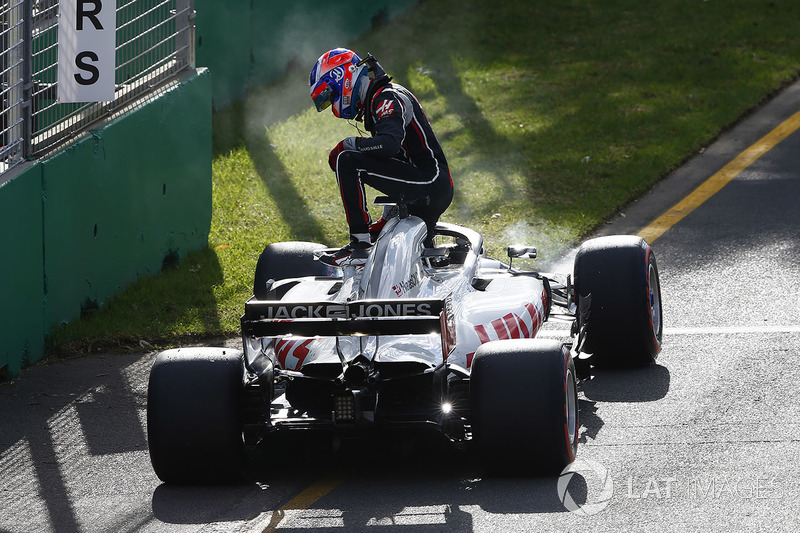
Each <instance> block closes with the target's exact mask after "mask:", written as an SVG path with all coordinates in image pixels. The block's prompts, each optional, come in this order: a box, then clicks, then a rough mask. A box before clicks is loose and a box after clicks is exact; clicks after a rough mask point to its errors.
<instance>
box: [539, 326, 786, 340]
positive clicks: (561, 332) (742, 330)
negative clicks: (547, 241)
mask: <svg viewBox="0 0 800 533" xmlns="http://www.w3.org/2000/svg"><path fill="white" fill-rule="evenodd" d="M764 333H800V326H730V327H698V328H664V335H665V336H668V335H749V334H764ZM536 336H537V337H541V338H549V339H553V338H561V337H569V330H568V329H543V330H540V331H539V333H537V334H536Z"/></svg>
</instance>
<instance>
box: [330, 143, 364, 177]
mask: <svg viewBox="0 0 800 533" xmlns="http://www.w3.org/2000/svg"><path fill="white" fill-rule="evenodd" d="M356 138H357V137H347V138H346V139H342V140H341V141H339V144H337V145H336V146H334V147H333V150H331V151H330V153H329V154H328V165H330V167H331V170H333V171H334V172H335V171H336V158H337V157H339V154H341V153H342V152H344V151H345V150H353V151H358V148H356Z"/></svg>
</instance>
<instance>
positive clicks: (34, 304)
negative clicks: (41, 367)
mask: <svg viewBox="0 0 800 533" xmlns="http://www.w3.org/2000/svg"><path fill="white" fill-rule="evenodd" d="M0 245H2V252H0V379H2V378H4V377H14V376H15V375H17V374H18V373H19V371H20V369H21V368H22V367H23V366H25V365H27V364H29V363H31V362H33V361H35V360H36V359H38V358H39V357H41V354H42V352H43V351H44V331H45V328H44V308H43V298H44V294H43V285H42V279H43V278H44V275H43V270H42V268H43V267H42V171H41V165H34V166H33V167H32V168H30V169H28V170H27V171H25V172H24V173H23V174H21V175H19V176H17V177H16V178H15V179H13V180H11V181H9V182H6V183H4V184H3V185H2V186H0Z"/></svg>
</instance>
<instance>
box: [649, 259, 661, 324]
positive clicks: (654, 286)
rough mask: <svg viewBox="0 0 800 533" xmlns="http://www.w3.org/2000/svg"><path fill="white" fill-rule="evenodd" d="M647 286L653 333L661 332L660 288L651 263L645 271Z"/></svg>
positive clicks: (656, 273) (656, 274) (654, 268)
mask: <svg viewBox="0 0 800 533" xmlns="http://www.w3.org/2000/svg"><path fill="white" fill-rule="evenodd" d="M647 286H648V289H649V291H650V317H651V318H652V322H653V335H655V336H656V337H658V336H659V335H660V334H661V289H660V288H659V285H658V272H656V267H655V265H653V264H652V263H651V264H650V267H649V269H648V272H647Z"/></svg>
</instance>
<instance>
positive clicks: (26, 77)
mask: <svg viewBox="0 0 800 533" xmlns="http://www.w3.org/2000/svg"><path fill="white" fill-rule="evenodd" d="M33 2H34V0H24V1H23V4H24V6H23V10H24V14H23V17H25V18H24V21H23V25H22V32H23V35H22V58H23V63H22V139H23V140H22V158H23V159H26V160H27V159H30V158H31V146H32V145H33V128H32V123H33V97H32V95H33V42H32V41H33Z"/></svg>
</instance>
